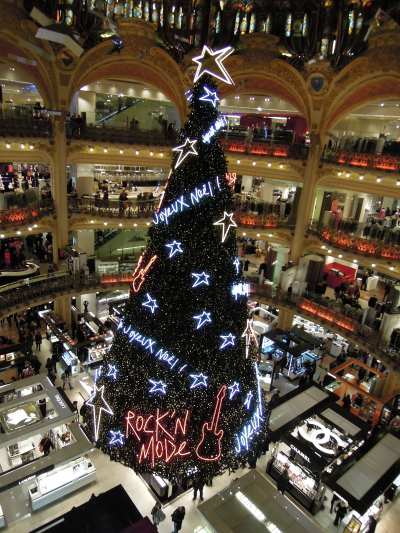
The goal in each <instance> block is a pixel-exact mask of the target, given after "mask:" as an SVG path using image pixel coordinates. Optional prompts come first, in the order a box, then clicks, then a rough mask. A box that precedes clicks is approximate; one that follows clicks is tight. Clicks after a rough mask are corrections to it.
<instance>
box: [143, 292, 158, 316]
mask: <svg viewBox="0 0 400 533" xmlns="http://www.w3.org/2000/svg"><path fill="white" fill-rule="evenodd" d="M146 298H147V300H146V301H144V302H143V303H142V306H143V307H147V308H148V309H150V311H151V313H152V314H153V315H154V311H155V310H156V309H157V307H158V304H157V300H155V298H152V297H151V296H150V294H149V293H146Z"/></svg>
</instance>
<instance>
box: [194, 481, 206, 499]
mask: <svg viewBox="0 0 400 533" xmlns="http://www.w3.org/2000/svg"><path fill="white" fill-rule="evenodd" d="M203 488H204V481H203V479H202V478H201V477H200V476H198V477H196V478H195V479H194V481H193V501H194V500H195V499H196V498H197V493H199V494H200V501H201V502H202V501H203V500H204V498H203Z"/></svg>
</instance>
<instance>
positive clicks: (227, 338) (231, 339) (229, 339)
mask: <svg viewBox="0 0 400 533" xmlns="http://www.w3.org/2000/svg"><path fill="white" fill-rule="evenodd" d="M219 337H220V339H222V341H223V342H222V344H221V346H220V347H219V349H220V350H223V349H224V348H226V347H227V346H235V339H236V337H235V335H232V333H228V335H220V336H219Z"/></svg>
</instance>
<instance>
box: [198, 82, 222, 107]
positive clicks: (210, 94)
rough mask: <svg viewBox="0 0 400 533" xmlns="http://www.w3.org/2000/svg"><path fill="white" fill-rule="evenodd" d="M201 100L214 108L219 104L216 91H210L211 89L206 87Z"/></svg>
mask: <svg viewBox="0 0 400 533" xmlns="http://www.w3.org/2000/svg"><path fill="white" fill-rule="evenodd" d="M199 100H201V101H202V102H209V103H210V104H212V106H213V107H214V108H215V107H217V102H219V98H218V96H217V93H216V91H210V89H209V88H208V87H206V86H204V94H203V96H201V97H200V98H199Z"/></svg>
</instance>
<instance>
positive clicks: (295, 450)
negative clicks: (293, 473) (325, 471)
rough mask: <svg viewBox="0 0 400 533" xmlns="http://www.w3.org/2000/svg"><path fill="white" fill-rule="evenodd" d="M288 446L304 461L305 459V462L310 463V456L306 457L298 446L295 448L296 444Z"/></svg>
mask: <svg viewBox="0 0 400 533" xmlns="http://www.w3.org/2000/svg"><path fill="white" fill-rule="evenodd" d="M290 448H291V449H292V450H293V451H294V452H296V453H297V455H300V457H302V458H303V459H304V460H305V461H307V463H311V461H310V458H309V457H307V455H306V454H305V453H304V452H302V451H301V450H299V449H298V448H296V446H294V445H293V444H291V445H290Z"/></svg>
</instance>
